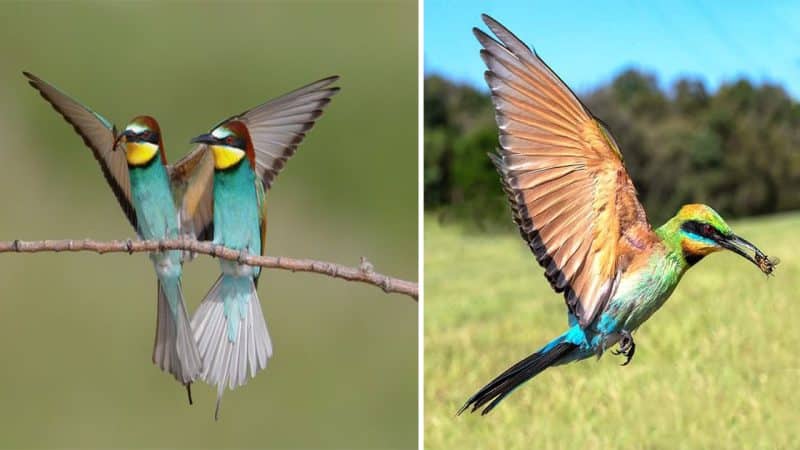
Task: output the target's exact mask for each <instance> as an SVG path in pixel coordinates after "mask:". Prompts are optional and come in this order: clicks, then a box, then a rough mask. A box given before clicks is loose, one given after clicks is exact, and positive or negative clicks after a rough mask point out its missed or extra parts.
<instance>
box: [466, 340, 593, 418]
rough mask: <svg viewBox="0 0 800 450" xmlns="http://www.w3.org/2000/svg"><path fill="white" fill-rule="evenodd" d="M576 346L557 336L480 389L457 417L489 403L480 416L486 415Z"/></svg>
mask: <svg viewBox="0 0 800 450" xmlns="http://www.w3.org/2000/svg"><path fill="white" fill-rule="evenodd" d="M577 347H578V346H577V345H576V344H573V343H571V342H567V341H565V340H564V335H562V336H559V337H558V338H556V339H555V340H554V341H552V342H550V343H549V344H547V345H546V346H545V347H544V348H542V349H541V350H539V351H538V352H536V353H534V354H532V355H530V356H528V357H527V358H525V359H523V360H522V361H520V362H518V363H516V364H514V365H513V366H511V367H510V368H509V369H508V370H506V371H505V372H503V373H501V374H500V375H498V376H497V377H496V378H495V379H494V380H492V381H490V382H489V384H487V385H486V386H484V387H482V388H481V390H479V391H478V392H476V393H475V395H473V396H472V397H470V398H469V400H467V402H466V403H464V406H462V407H461V409H459V410H458V413H457V414H458V415H460V414H461V413H463V412H464V411H466V410H467V408H471V410H470V412H475V411H477V410H478V409H479V408H480V407H482V406H483V405H485V404H486V403H489V405H488V406H487V407H486V408H484V409H483V411H481V415H486V414H488V413H489V412H490V411H491V410H492V409H494V407H495V406H497V404H498V403H500V402H501V401H502V400H503V399H504V398H505V397H506V396H507V395H508V394H510V393H511V392H512V391H513V390H514V389H516V388H517V387H519V386H520V385H521V384H522V383H524V382H526V381H528V380H530V379H531V378H533V377H535V376H536V375H538V374H539V373H540V372H542V371H543V370H544V369H547V368H548V367H550V366H552V365H554V364H557V363H558V362H560V360H561V359H562V358H564V357H565V356H567V355H569V353H570V352H572V351H573V350H575V349H576V348H577Z"/></svg>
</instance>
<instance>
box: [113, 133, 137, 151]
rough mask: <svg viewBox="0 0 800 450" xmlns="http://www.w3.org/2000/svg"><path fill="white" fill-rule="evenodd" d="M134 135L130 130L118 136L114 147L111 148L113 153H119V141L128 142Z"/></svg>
mask: <svg viewBox="0 0 800 450" xmlns="http://www.w3.org/2000/svg"><path fill="white" fill-rule="evenodd" d="M133 135H134V133H133V132H132V131H130V130H125V131H123V132H122V133H120V135H119V136H117V138H116V139H115V140H114V146H113V147H111V151H114V152H115V151H117V148H118V147H119V141H121V140H122V138H125V142H128V139H129V138H130V137H131V136H133Z"/></svg>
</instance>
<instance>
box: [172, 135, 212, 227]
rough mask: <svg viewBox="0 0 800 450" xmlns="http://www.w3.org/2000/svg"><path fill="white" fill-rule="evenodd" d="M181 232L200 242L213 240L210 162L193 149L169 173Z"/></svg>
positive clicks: (202, 150) (203, 148)
mask: <svg viewBox="0 0 800 450" xmlns="http://www.w3.org/2000/svg"><path fill="white" fill-rule="evenodd" d="M168 170H169V175H170V182H171V185H172V195H173V196H174V197H175V204H176V206H177V208H178V211H179V214H180V222H181V232H182V233H184V234H189V235H191V236H194V237H195V238H196V239H198V240H201V241H210V240H211V239H213V238H214V158H213V156H212V155H211V152H209V151H208V146H207V145H205V144H198V145H196V146H195V147H194V148H193V149H192V150H191V151H190V152H189V153H187V154H186V155H185V156H184V157H183V158H181V159H180V161H178V162H176V163H175V165H173V166H172V167H170V168H169V169H168Z"/></svg>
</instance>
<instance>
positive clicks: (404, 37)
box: [0, 1, 418, 448]
mask: <svg viewBox="0 0 800 450" xmlns="http://www.w3.org/2000/svg"><path fill="white" fill-rule="evenodd" d="M0 24H1V25H2V26H0V54H2V55H3V62H2V63H1V64H0V133H2V136H3V137H4V141H5V142H4V144H3V145H2V146H0V155H2V159H3V161H4V162H3V166H4V168H5V170H4V173H3V175H2V176H0V190H2V192H4V195H3V196H1V197H0V211H1V212H0V217H1V219H0V239H41V238H83V237H91V238H94V239H116V238H125V237H132V236H134V233H133V230H132V229H131V228H130V226H129V224H128V223H127V222H126V220H125V218H124V216H123V214H122V212H121V211H120V209H119V206H118V205H117V203H116V201H115V199H114V197H113V195H112V194H111V192H110V190H109V189H108V188H107V186H106V183H105V181H104V180H103V178H102V176H101V173H100V171H99V170H98V166H97V164H96V163H95V161H94V160H93V158H92V156H91V154H90V152H89V150H88V149H86V148H85V147H84V146H83V144H82V142H81V141H80V139H79V138H78V136H77V135H76V134H75V133H74V132H73V131H72V129H71V128H70V127H69V126H68V125H67V124H66V123H65V122H64V121H63V120H62V119H61V117H59V116H58V115H57V114H56V113H55V112H54V111H53V110H52V109H51V108H50V106H49V105H47V104H46V103H45V102H44V101H43V100H42V99H41V98H40V97H39V96H38V94H37V93H36V92H35V91H34V90H33V89H31V88H29V87H28V86H27V85H26V83H25V81H24V79H23V77H22V75H21V73H20V72H21V71H22V70H28V71H31V72H33V73H34V74H36V75H39V76H41V77H42V78H44V79H45V80H47V81H50V82H52V83H54V84H56V85H57V86H59V87H61V88H62V89H64V90H65V91H66V92H68V93H70V94H71V95H73V96H75V97H76V98H77V99H79V100H81V101H82V102H84V103H85V104H87V105H90V106H91V107H92V108H94V109H96V110H97V111H98V112H100V113H102V114H103V115H105V116H106V117H109V118H111V119H112V120H114V121H115V122H116V123H117V124H122V123H124V122H125V121H127V120H128V119H130V118H132V117H133V116H135V115H138V114H143V113H147V114H151V115H153V116H154V117H156V118H157V119H158V120H159V121H160V123H161V126H162V129H163V130H164V138H165V145H166V149H167V155H168V158H169V160H170V161H175V160H177V159H178V158H179V157H180V156H181V155H182V154H183V153H184V152H186V151H187V150H188V148H189V145H188V139H189V138H190V137H192V136H195V135H196V134H198V133H201V132H205V131H207V130H208V129H209V128H210V127H211V126H212V125H213V124H214V123H216V122H217V121H218V120H220V119H222V118H224V117H227V116H229V115H231V114H234V113H238V112H240V111H242V110H244V109H246V108H249V107H251V106H254V105H256V104H258V103H261V102H263V101H265V100H267V99H269V98H272V97H275V96H277V95H280V94H282V93H285V92H287V91H289V90H292V89H294V88H297V87H299V86H301V85H303V84H306V83H308V82H311V81H314V80H316V79H319V78H322V77H325V76H328V75H332V74H338V75H341V77H342V78H341V81H340V83H339V85H340V86H341V87H342V92H340V93H339V95H337V96H336V97H335V98H334V100H333V102H332V103H331V105H330V107H329V108H328V109H327V111H326V113H325V115H324V116H323V117H322V118H321V120H320V121H319V122H318V124H317V126H316V127H315V128H314V129H313V130H312V131H311V133H310V134H309V136H308V138H307V139H306V141H305V142H304V143H303V145H302V146H301V149H300V151H299V152H298V154H297V155H296V156H295V157H294V158H293V159H292V160H291V161H290V162H289V164H288V166H287V168H286V170H285V171H284V172H282V174H281V175H280V176H279V178H278V179H277V181H276V183H275V184H274V187H273V189H272V190H271V191H270V193H269V197H268V199H269V203H270V209H269V212H270V229H269V236H268V238H267V249H268V253H269V254H270V255H286V256H295V257H313V258H317V259H322V260H328V261H334V262H339V263H346V264H350V265H355V264H357V263H358V258H359V256H362V255H364V256H367V257H369V259H370V261H372V263H374V264H375V267H376V269H377V270H379V271H382V272H385V273H389V274H393V275H395V276H398V277H402V278H406V279H412V280H416V278H417V138H416V136H417V131H416V130H417V119H416V117H417V95H416V92H417V56H416V55H417V6H416V2H415V1H405V2H383V3H377V2H376V3H366V2H351V3H343V2H339V3H335V4H334V3H332V2H302V3H300V2H296V3H295V2H285V3H277V2H276V3H255V2H248V3H232V4H225V5H221V4H216V3H213V4H212V3H194V4H189V3H179V2H174V3H139V4H134V3H126V2H114V3H112V2H107V3H99V2H98V3H76V2H71V3H58V2H48V3H44V2H43V3H14V2H12V3H9V2H4V3H2V4H0ZM217 273H218V263H217V261H214V260H212V259H209V258H205V257H200V258H198V260H196V261H195V262H193V263H191V264H190V265H189V266H187V267H186V270H185V276H184V291H185V296H186V299H187V302H188V303H189V306H190V308H191V309H194V308H195V307H196V305H197V304H198V303H199V300H200V299H201V298H202V296H203V295H204V294H205V292H206V291H207V289H208V288H209V286H210V285H211V283H212V282H213V280H214V279H215V278H216V276H217ZM0 286H2V290H0V341H2V342H3V344H2V347H1V348H2V361H3V362H2V364H3V366H4V367H3V369H2V370H0V386H2V388H0V404H2V405H3V407H2V408H0V422H2V423H3V425H2V427H0V430H2V431H0V446H4V447H162V448H168V447H205V448H209V447H220V448H222V447H280V448H323V447H327V448H334V447H338V448H357V447H363V448H412V447H416V444H417V417H418V416H417V392H418V391H417V389H418V388H417V314H418V310H417V304H416V303H414V302H413V301H412V300H411V299H409V298H407V297H403V296H399V295H385V294H384V293H383V292H381V291H380V290H378V289H376V288H374V287H370V286H366V285H361V284H353V283H347V282H344V281H341V280H334V279H331V278H326V277H324V276H320V275H313V274H292V273H290V272H285V271H277V270H269V271H267V272H266V273H265V274H264V275H263V276H262V279H261V284H260V289H259V295H260V296H261V300H262V304H263V309H264V312H265V314H266V317H267V322H268V325H269V329H270V333H271V335H272V339H273V342H274V345H275V356H274V358H273V359H272V360H271V361H270V365H269V367H268V368H267V370H266V371H264V372H262V373H260V374H259V375H258V376H257V377H256V378H255V379H254V380H252V381H250V382H249V383H248V385H247V386H244V387H243V388H240V389H238V390H236V391H233V392H230V391H227V392H226V394H225V397H224V401H223V406H222V418H221V420H220V421H219V422H218V423H214V422H213V409H214V397H215V395H214V392H213V391H212V389H211V388H208V387H207V386H205V385H200V384H198V385H196V387H195V389H194V392H195V405H194V406H192V407H189V406H187V404H186V400H185V393H184V391H183V389H181V388H180V386H179V385H177V384H176V383H175V382H174V381H173V380H172V379H171V378H170V377H169V376H168V375H165V374H163V373H161V372H160V371H159V370H158V369H156V367H155V366H153V365H152V364H151V362H150V358H151V350H152V341H153V335H154V326H155V307H156V304H155V300H156V299H155V290H156V289H155V278H154V275H153V272H152V267H151V265H150V262H149V260H148V259H147V257H146V255H144V254H136V255H133V256H128V255H124V254H109V255H105V256H98V255H95V254H61V255H57V254H36V255H2V256H0Z"/></svg>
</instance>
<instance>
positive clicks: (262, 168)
mask: <svg viewBox="0 0 800 450" xmlns="http://www.w3.org/2000/svg"><path fill="white" fill-rule="evenodd" d="M338 79H339V77H338V76H332V77H328V78H324V79H322V80H319V81H315V82H314V83H311V84H309V85H306V86H304V87H301V88H300V89H297V90H294V91H292V92H289V93H288V94H285V95H282V96H280V97H278V98H276V99H273V100H270V101H268V102H266V103H264V104H262V105H259V106H256V107H255V108H253V109H250V110H248V111H245V112H243V113H241V114H239V115H236V116H233V117H230V118H228V119H226V120H225V122H227V121H229V120H241V121H242V122H244V124H245V125H247V131H248V132H249V133H250V139H251V140H252V141H253V147H254V150H255V154H256V175H258V177H259V178H260V179H261V181H262V183H263V184H264V190H269V188H270V186H271V185H272V181H273V180H274V179H275V177H276V176H277V175H278V173H280V171H281V169H283V166H284V165H285V164H286V160H287V159H289V158H290V157H291V156H292V155H294V153H295V152H296V151H297V146H298V145H300V142H302V141H303V138H305V136H306V133H307V132H308V131H309V130H310V129H311V128H312V127H313V126H314V123H315V122H316V120H317V119H318V118H319V116H321V115H322V111H323V109H324V108H325V106H326V105H327V104H328V103H330V101H331V97H333V96H334V95H335V94H336V93H337V92H338V91H339V88H338V87H335V86H331V85H332V84H333V83H335V82H336V80H338Z"/></svg>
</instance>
